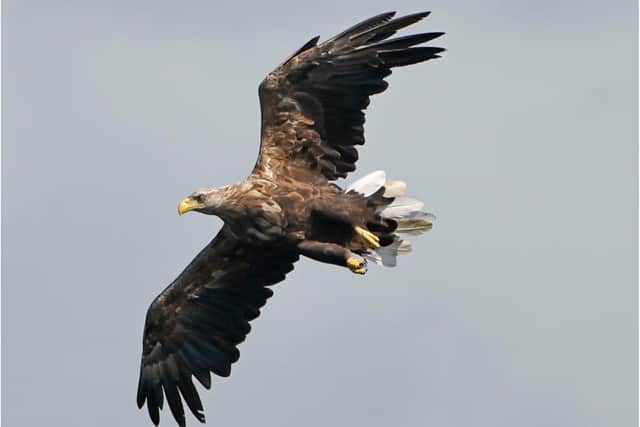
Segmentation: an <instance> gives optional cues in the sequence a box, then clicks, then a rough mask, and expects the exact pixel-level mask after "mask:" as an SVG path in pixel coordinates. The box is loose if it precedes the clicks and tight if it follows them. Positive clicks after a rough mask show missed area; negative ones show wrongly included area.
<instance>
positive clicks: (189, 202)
mask: <svg viewBox="0 0 640 427" xmlns="http://www.w3.org/2000/svg"><path fill="white" fill-rule="evenodd" d="M202 207H204V203H198V202H196V201H195V200H193V199H192V198H191V197H187V198H186V199H184V200H183V201H181V202H180V204H179V205H178V215H182V214H185V213H187V212H189V211H192V210H194V209H198V208H202Z"/></svg>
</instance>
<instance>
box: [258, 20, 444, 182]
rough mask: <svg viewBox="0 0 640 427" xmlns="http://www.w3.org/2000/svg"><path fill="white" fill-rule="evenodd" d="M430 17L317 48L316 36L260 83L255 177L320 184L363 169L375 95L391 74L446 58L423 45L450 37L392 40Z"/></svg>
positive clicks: (381, 23)
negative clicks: (368, 111)
mask: <svg viewBox="0 0 640 427" xmlns="http://www.w3.org/2000/svg"><path fill="white" fill-rule="evenodd" d="M428 14H429V12H423V13H416V14H413V15H408V16H403V17H400V18H395V19H392V18H393V16H394V15H395V12H389V13H384V14H381V15H378V16H374V17H373V18H370V19H367V20H366V21H363V22H361V23H359V24H357V25H354V26H353V27H351V28H349V29H348V30H346V31H344V32H342V33H340V34H338V35H337V36H335V37H333V38H331V39H329V40H327V41H325V42H324V43H321V44H320V45H317V44H316V43H317V41H318V37H316V38H314V39H311V40H310V41H309V42H307V43H306V44H305V45H304V46H302V47H301V48H300V49H299V50H298V51H297V52H296V53H294V54H293V55H292V56H291V57H290V58H289V59H288V60H287V61H285V62H284V63H283V64H282V65H280V66H279V67H278V68H276V69H275V70H274V71H273V72H271V73H270V74H269V75H268V76H267V77H266V78H265V80H264V81H263V82H262V83H261V84H260V90H259V93H260V106H261V109H262V139H261V143H260V154H259V157H258V161H257V163H256V166H255V169H254V172H255V173H262V174H267V175H274V174H275V175H278V174H283V175H294V176H300V177H304V178H305V179H306V180H309V181H312V182H323V181H324V182H326V180H334V179H337V178H338V177H346V175H347V173H349V172H351V171H353V170H355V163H356V161H357V160H358V151H357V150H356V148H355V146H356V145H362V144H364V130H363V124H364V121H365V116H364V112H363V111H362V110H364V109H365V108H367V106H368V105H369V97H370V96H371V95H373V94H376V93H380V92H383V91H384V90H385V89H386V88H387V82H386V81H384V78H385V77H387V76H388V75H389V74H391V69H392V68H394V67H401V66H404V65H410V64H415V63H418V62H422V61H426V60H429V59H433V58H438V57H439V55H438V54H439V53H440V52H442V51H443V50H444V49H442V48H439V47H431V46H417V45H420V44H422V43H425V42H428V41H430V40H433V39H435V38H437V37H439V36H441V35H442V34H443V33H422V34H413V35H409V36H404V37H397V38H393V39H389V37H391V36H392V35H394V34H395V33H396V31H398V30H399V29H401V28H404V27H406V26H408V25H411V24H414V23H416V22H418V21H419V20H421V19H422V18H424V17H426V16H427V15H428Z"/></svg>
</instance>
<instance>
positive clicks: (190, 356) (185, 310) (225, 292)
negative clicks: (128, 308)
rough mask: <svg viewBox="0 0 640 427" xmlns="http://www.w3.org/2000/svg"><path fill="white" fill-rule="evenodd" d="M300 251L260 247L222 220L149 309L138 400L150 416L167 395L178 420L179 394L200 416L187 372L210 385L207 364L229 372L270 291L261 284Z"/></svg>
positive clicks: (279, 275) (276, 277)
mask: <svg viewBox="0 0 640 427" xmlns="http://www.w3.org/2000/svg"><path fill="white" fill-rule="evenodd" d="M297 259H298V255H297V254H296V253H293V252H290V251H286V250H273V249H270V250H269V251H267V252H266V253H265V252H264V251H262V250H261V249H260V248H258V247H254V246H250V245H248V244H247V243H244V242H240V241H238V240H236V239H235V238H234V237H232V236H231V234H230V233H229V232H228V231H227V229H226V228H223V229H222V230H221V231H220V233H219V234H218V235H217V236H216V237H215V238H214V239H213V241H212V242H211V243H209V245H207V247H205V248H204V249H203V250H202V251H201V252H200V253H199V254H198V256H196V258H195V259H194V260H193V261H192V262H191V264H189V266H187V268H186V269H185V270H184V271H183V272H182V273H181V274H180V275H179V276H178V278H177V279H176V280H175V281H174V282H173V283H171V284H170V285H169V286H168V287H167V288H166V289H165V290H164V291H163V292H162V293H161V294H160V295H158V297H157V298H156V299H155V300H154V301H153V303H152V304H151V306H150V307H149V310H148V311H147V317H146V322H145V327H144V337H143V349H142V362H141V366H140V379H139V382H138V393H137V404H138V407H140V408H142V406H143V405H144V404H145V402H146V404H147V408H148V411H149V416H150V417H151V420H152V421H153V423H154V424H156V425H157V424H158V423H159V421H160V410H161V409H162V407H163V404H164V401H165V398H166V401H167V403H168V406H169V410H170V411H171V413H172V414H173V417H174V418H175V420H176V422H177V423H178V425H180V426H184V425H185V423H186V421H185V413H184V406H183V400H184V402H185V403H186V404H187V407H188V408H189V410H190V411H191V412H192V413H193V415H194V416H195V417H196V418H197V419H198V420H199V421H201V422H204V419H205V418H204V413H203V407H202V402H201V400H200V396H199V395H198V392H197V390H196V388H195V387H194V385H193V382H192V376H193V377H195V378H196V379H197V380H198V381H199V382H200V383H201V384H202V385H203V386H204V387H205V388H207V389H208V388H210V387H211V374H210V373H211V372H213V373H215V374H216V375H219V376H222V377H226V376H228V375H229V374H230V373H231V365H232V364H233V363H234V362H236V361H237V360H238V358H239V357H240V352H239V351H238V349H237V348H236V346H237V345H238V344H239V343H241V342H242V341H244V339H245V337H246V335H247V334H248V333H249V331H250V330H251V326H250V324H249V321H250V320H252V319H254V318H256V317H258V315H259V314H260V308H262V307H263V306H264V305H265V303H266V301H267V299H268V298H270V297H271V296H272V295H273V291H272V290H271V289H268V288H266V286H271V285H273V284H275V283H277V282H279V281H281V280H283V279H284V277H285V274H286V273H288V272H289V271H291V270H292V269H293V263H294V262H295V261H297Z"/></svg>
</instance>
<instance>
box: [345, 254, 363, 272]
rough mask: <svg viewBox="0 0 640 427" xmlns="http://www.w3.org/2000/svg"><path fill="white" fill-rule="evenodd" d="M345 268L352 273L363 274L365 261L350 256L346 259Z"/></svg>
mask: <svg viewBox="0 0 640 427" xmlns="http://www.w3.org/2000/svg"><path fill="white" fill-rule="evenodd" d="M347 267H349V270H351V272H352V273H356V274H364V273H366V272H367V261H366V260H364V259H362V258H356V257H353V256H352V257H350V258H348V259H347Z"/></svg>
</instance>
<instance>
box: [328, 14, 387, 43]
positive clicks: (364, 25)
mask: <svg viewBox="0 0 640 427" xmlns="http://www.w3.org/2000/svg"><path fill="white" fill-rule="evenodd" d="M395 15H396V12H395V11H391V12H384V13H381V14H379V15H376V16H372V17H371V18H369V19H365V20H364V21H362V22H358V23H357V24H355V25H353V26H351V27H349V28H347V29H346V30H344V31H343V32H341V33H340V34H337V35H335V36H333V37H331V39H329V40H327V41H326V42H325V43H329V42H332V41H334V40H338V39H341V38H343V37H346V36H352V35H356V34H359V33H362V32H364V31H367V30H369V29H371V28H374V27H377V26H378V25H380V24H384V23H385V22H388V21H389V20H390V19H391V18H393V17H394V16H395Z"/></svg>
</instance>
